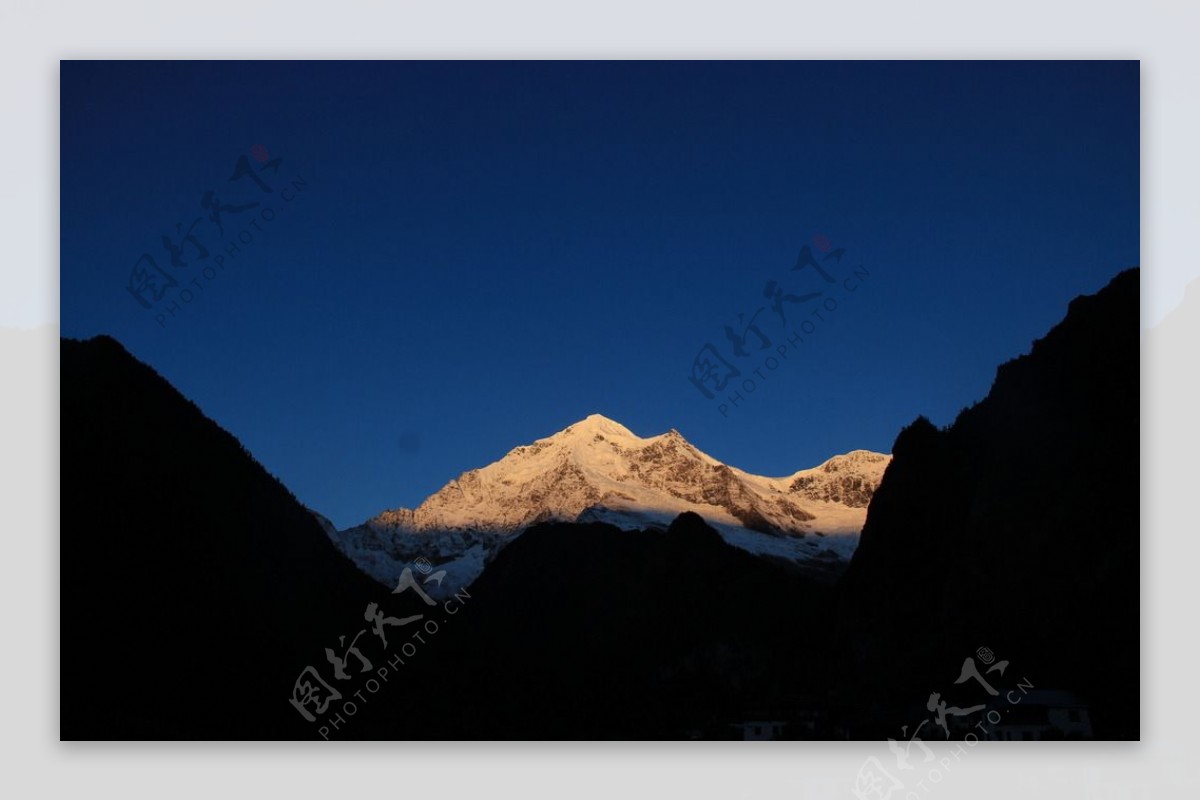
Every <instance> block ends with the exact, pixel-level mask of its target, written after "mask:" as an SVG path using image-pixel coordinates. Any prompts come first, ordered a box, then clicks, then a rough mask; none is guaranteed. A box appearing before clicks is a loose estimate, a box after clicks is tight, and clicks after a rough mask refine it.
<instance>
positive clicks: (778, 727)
mask: <svg viewBox="0 0 1200 801" xmlns="http://www.w3.org/2000/svg"><path fill="white" fill-rule="evenodd" d="M729 725H730V726H732V727H733V728H734V729H735V730H737V731H739V732H740V733H741V737H740V738H738V739H742V740H781V739H783V729H784V726H786V725H787V721H786V720H743V721H740V722H738V723H730V724H729Z"/></svg>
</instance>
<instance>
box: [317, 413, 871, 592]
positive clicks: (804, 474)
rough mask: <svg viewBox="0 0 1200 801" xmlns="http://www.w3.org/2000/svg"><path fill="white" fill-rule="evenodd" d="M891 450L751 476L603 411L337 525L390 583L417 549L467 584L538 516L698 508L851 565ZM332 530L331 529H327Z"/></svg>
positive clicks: (713, 519) (646, 514) (616, 518)
mask: <svg viewBox="0 0 1200 801" xmlns="http://www.w3.org/2000/svg"><path fill="white" fill-rule="evenodd" d="M890 460H891V457H890V456H887V455H885V454H880V453H872V452H871V451H862V450H859V451H852V452H850V453H848V454H845V455H842V456H835V457H833V458H831V459H829V460H828V461H826V462H824V463H823V464H821V465H818V466H817V467H814V468H810V469H807V470H800V471H798V472H796V473H793V474H791V475H789V476H783V477H781V478H768V477H765V476H756V475H753V474H751V473H747V472H745V471H742V470H739V469H737V468H736V467H730V466H729V465H726V464H724V463H722V462H720V461H718V460H717V459H714V458H713V457H711V456H709V455H708V454H706V453H704V452H702V451H700V450H699V449H697V448H696V447H695V446H693V445H692V444H691V443H689V442H688V441H687V440H686V439H684V437H683V435H682V434H680V433H679V432H678V431H676V430H674V429H671V430H670V431H668V432H667V433H665V434H660V435H658V436H655V437H648V438H642V437H639V436H637V435H636V434H634V433H633V432H632V431H630V430H629V429H628V428H626V427H625V426H623V425H621V424H620V423H618V422H616V421H615V420H610V419H609V418H607V417H604V416H603V415H600V414H592V415H589V416H588V417H586V418H584V419H583V420H580V421H579V422H577V423H574V424H573V425H570V426H567V427H566V428H565V429H563V430H562V431H559V432H558V433H556V434H554V435H552V436H549V437H546V438H544V439H539V440H537V441H536V442H534V443H532V444H530V445H522V446H520V447H517V448H514V449H513V450H511V451H509V452H508V453H507V454H506V455H505V456H504V458H502V459H500V460H499V461H497V462H493V463H492V464H490V465H487V466H486V467H481V468H479V469H476V470H470V471H468V472H466V473H463V474H462V475H461V476H459V477H458V478H456V479H454V480H453V481H451V482H450V483H449V484H447V485H446V486H445V487H443V488H442V489H440V490H439V491H437V492H436V493H434V494H433V495H431V496H430V497H429V498H427V499H426V500H425V501H424V502H423V503H422V504H421V505H420V506H418V507H417V508H416V509H394V510H389V511H385V512H383V513H382V514H380V515H378V516H376V517H374V518H372V519H371V520H368V521H367V522H366V523H363V524H362V525H359V526H355V527H353V528H350V529H347V530H345V531H342V532H330V533H331V536H333V537H334V540H335V541H336V542H337V544H338V545H339V547H341V548H342V550H343V551H344V552H345V553H346V555H347V556H349V557H350V558H351V559H353V560H354V561H355V562H356V563H357V564H358V565H359V567H361V568H362V569H363V570H364V571H366V572H367V573H368V574H370V575H371V576H373V577H374V578H376V579H377V580H379V581H381V582H384V583H394V582H395V581H396V579H397V577H398V576H399V574H400V571H401V570H403V568H404V566H405V565H407V564H408V563H409V562H410V561H412V560H415V559H417V558H418V557H422V556H423V557H425V558H427V559H429V560H430V561H431V562H432V563H433V564H434V565H435V566H437V567H438V569H443V570H446V571H447V576H448V579H449V581H448V582H446V583H447V587H450V586H453V587H457V586H463V585H465V584H467V583H469V582H470V581H471V580H473V579H474V578H475V576H477V575H478V574H479V573H480V572H481V571H482V570H483V566H484V564H485V563H486V562H487V561H488V560H490V558H491V556H492V555H494V553H495V552H496V551H497V550H498V549H499V548H500V547H502V546H503V545H504V544H505V543H506V542H507V541H508V540H509V539H511V538H512V537H513V536H515V535H517V534H519V533H520V532H521V531H523V530H524V529H526V528H528V527H529V526H531V525H534V524H536V523H541V522H551V521H555V522H606V523H611V524H613V525H616V526H618V527H620V528H623V529H645V528H662V529H665V528H666V527H667V526H668V525H669V524H670V522H671V521H672V520H673V519H674V518H675V517H677V516H678V515H680V514H682V513H683V512H695V513H696V514H699V515H700V516H701V517H703V518H704V519H705V520H706V521H707V522H708V523H709V524H710V525H712V526H713V527H714V528H715V529H716V530H717V531H718V532H719V533H720V534H721V536H722V537H724V538H725V540H726V541H727V542H729V543H730V544H731V545H734V546H737V547H739V548H742V549H743V550H746V551H749V552H751V553H755V554H759V555H763V556H767V557H773V558H778V559H782V560H785V561H787V562H792V563H795V564H798V565H804V566H806V567H820V568H822V569H826V568H833V569H835V570H836V569H837V568H838V567H840V566H842V565H844V563H845V561H846V560H847V559H848V558H849V557H850V555H851V554H852V553H853V551H854V548H855V546H856V544H857V541H858V533H859V531H860V530H861V528H862V525H863V520H864V519H865V517H866V507H867V503H868V502H869V501H870V498H871V495H872V494H873V493H874V491H875V488H876V487H877V486H878V485H879V482H880V480H881V479H882V477H883V471H884V469H885V468H886V467H887V465H888V462H889V461H890ZM327 530H328V529H327Z"/></svg>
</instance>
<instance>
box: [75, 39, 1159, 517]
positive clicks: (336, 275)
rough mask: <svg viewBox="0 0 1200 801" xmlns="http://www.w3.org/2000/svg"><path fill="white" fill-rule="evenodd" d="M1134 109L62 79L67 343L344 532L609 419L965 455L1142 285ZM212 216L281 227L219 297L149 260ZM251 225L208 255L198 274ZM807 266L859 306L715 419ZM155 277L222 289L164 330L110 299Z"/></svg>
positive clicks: (739, 91)
mask: <svg viewBox="0 0 1200 801" xmlns="http://www.w3.org/2000/svg"><path fill="white" fill-rule="evenodd" d="M1138 84H1139V67H1138V64H1137V62H966V63H961V62H898V63H893V62H701V63H674V62H653V63H639V62H607V63H605V62H601V63H594V62H566V63H562V62H534V63H520V62H501V63H484V62H467V63H460V62H432V63H426V62H392V63H372V62H352V63H343V62H312V63H287V62H250V63H246V62H169V63H163V62H100V63H97V62H64V63H63V64H62V73H61V133H62V139H61V147H62V161H61V198H62V199H61V321H62V332H63V335H64V336H71V337H89V336H92V335H95V334H100V333H107V334H111V335H112V336H115V337H116V338H117V339H119V340H120V341H121V342H122V343H124V344H125V346H126V347H127V348H128V349H129V350H130V351H131V352H132V353H133V354H134V355H135V356H137V357H138V358H140V359H142V360H144V361H146V362H148V363H149V364H151V365H152V366H154V367H155V368H156V369H157V370H158V371H159V372H160V373H162V374H163V375H164V376H165V377H166V378H167V379H168V380H170V381H171V382H172V383H173V384H174V385H175V386H176V387H177V388H179V389H180V391H182V392H183V393H184V394H185V395H187V396H188V397H189V398H191V399H192V400H194V401H195V402H196V403H197V404H198V405H199V406H200V408H201V409H203V410H204V411H205V413H207V414H208V415H209V416H210V417H212V418H213V419H215V420H216V421H217V422H218V423H220V424H221V425H222V426H224V427H225V428H227V429H228V430H229V431H231V432H232V433H233V434H235V435H236V436H237V437H238V438H239V439H240V440H241V441H242V442H243V443H244V444H245V445H246V447H247V448H249V450H250V451H251V452H252V453H253V454H254V455H255V456H256V457H257V458H258V459H259V460H260V461H261V462H262V463H263V464H264V465H265V466H266V467H267V469H269V470H270V471H271V472H273V473H274V474H275V475H277V476H279V478H280V479H281V480H283V482H284V483H285V484H287V485H288V487H289V488H291V490H292V491H293V492H294V493H295V494H296V495H297V496H298V497H299V498H300V500H301V501H303V502H304V503H306V504H308V505H310V506H312V507H313V508H315V509H317V510H318V511H321V512H322V513H324V514H326V515H327V516H329V517H330V518H331V519H332V520H333V521H334V522H335V523H336V524H338V525H339V526H342V527H345V526H348V525H351V524H354V523H357V522H360V521H362V520H363V519H365V518H367V517H369V516H371V515H373V514H375V513H377V512H379V511H381V510H382V509H385V508H394V507H397V506H412V505H415V504H417V503H419V502H420V501H421V500H422V499H423V498H424V497H425V496H427V495H428V494H429V493H431V492H433V491H435V490H436V489H438V488H439V487H441V486H442V485H443V484H444V483H445V482H446V481H447V480H449V479H451V478H453V477H455V476H456V475H458V474H459V473H460V472H462V471H465V470H467V469H470V468H472V467H478V466H482V465H484V464H486V463H488V462H491V461H493V460H495V459H497V458H499V457H501V456H502V455H503V454H504V453H505V452H507V451H508V450H509V449H511V448H512V447H515V446H517V445H520V444H524V443H528V442H530V441H532V440H534V439H536V438H539V437H543V436H547V435H549V434H551V433H553V432H554V431H557V430H559V429H562V428H564V427H565V426H567V425H569V424H570V423H572V422H574V421H576V420H578V419H580V418H582V417H585V416H586V415H588V414H590V413H592V412H599V413H602V414H604V415H606V416H608V417H612V418H614V419H616V420H619V421H621V422H622V423H624V424H625V425H627V426H628V427H629V428H631V429H632V430H633V431H634V432H635V433H638V434H641V435H643V436H648V435H652V434H657V433H661V432H663V431H666V430H667V429H669V428H672V427H674V428H677V429H679V430H680V431H681V432H682V433H683V434H684V435H685V436H686V437H688V438H689V439H690V440H691V441H692V442H693V443H694V444H696V445H697V446H698V447H700V448H701V449H702V450H705V451H707V452H708V453H710V454H711V455H713V456H715V457H717V458H719V459H722V460H724V461H727V462H729V463H731V464H734V465H736V466H738V467H741V468H744V469H746V470H750V471H753V472H757V473H765V474H769V475H783V474H787V473H791V472H793V471H794V470H797V469H799V468H803V467H810V466H812V465H815V464H817V463H819V462H821V461H823V460H824V459H825V458H827V457H829V456H830V455H832V454H835V453H842V452H845V451H847V450H851V449H854V448H870V449H874V450H880V451H887V450H889V449H890V447H891V444H892V442H893V440H894V438H895V436H896V434H897V432H898V431H899V429H900V428H901V427H902V426H904V425H905V424H907V423H908V422H910V421H911V420H912V419H914V418H915V417H916V416H917V415H919V414H924V415H926V416H928V417H930V418H931V419H932V420H933V421H934V422H935V423H938V424H943V425H944V424H947V423H949V422H951V421H952V420H953V419H954V416H955V415H956V414H957V412H958V411H959V410H960V409H961V408H963V407H964V406H966V405H969V404H970V403H973V402H974V401H976V400H978V399H980V398H981V397H983V396H984V395H985V394H986V393H987V391H988V388H989V386H990V384H991V381H992V378H993V376H994V373H995V369H996V366H997V365H998V364H999V363H1000V362H1002V361H1005V360H1007V359H1009V358H1012V357H1014V356H1016V355H1018V354H1020V353H1023V352H1026V351H1027V350H1028V348H1029V346H1030V344H1031V342H1032V340H1033V339H1035V338H1036V337H1038V336H1040V335H1042V334H1043V333H1045V331H1046V330H1048V329H1049V328H1050V326H1052V325H1053V324H1054V323H1055V322H1057V321H1058V320H1059V319H1061V317H1062V316H1063V314H1064V313H1065V310H1066V306H1067V303H1068V302H1069V301H1070V299H1071V298H1073V297H1074V296H1076V295H1078V294H1082V293H1088V292H1093V291H1095V290H1097V289H1099V288H1100V287H1101V286H1103V285H1104V284H1105V283H1106V282H1107V281H1108V280H1109V279H1110V278H1111V277H1112V276H1113V275H1115V274H1116V273H1117V272H1118V271H1119V270H1121V269H1123V268H1125V267H1129V266H1132V265H1134V264H1137V263H1138V261H1139V206H1138V203H1139V139H1138V136H1139V94H1138ZM254 145H261V146H263V148H265V150H266V151H267V152H268V153H269V157H270V158H274V157H280V158H282V159H283V161H282V163H281V164H280V167H279V170H278V173H277V174H274V173H270V172H267V173H263V177H264V178H265V180H266V181H267V183H268V184H270V185H271V188H272V190H273V191H272V193H270V194H269V195H268V194H266V193H262V192H261V191H260V190H259V189H258V188H257V187H255V186H254V185H253V184H251V183H249V182H248V181H247V180H245V179H243V180H241V181H236V182H229V181H228V178H229V176H230V174H231V173H232V171H233V168H234V165H235V163H236V162H237V159H238V158H239V157H240V156H246V157H247V159H248V163H249V164H250V165H251V166H253V167H255V168H258V167H260V164H261V162H260V160H259V158H262V157H263V151H262V150H259V151H255V154H256V155H257V156H258V157H259V158H254V157H253V155H252V153H251V149H252V147H253V146H254ZM297 176H299V177H302V178H303V180H304V182H305V183H306V186H305V188H304V189H303V191H301V192H295V193H293V194H292V198H293V199H292V200H291V201H290V202H284V201H283V199H282V197H281V193H282V189H283V187H284V186H286V185H287V183H289V182H290V181H291V180H293V179H294V178H296V177H297ZM208 189H213V190H216V192H217V194H218V196H220V198H221V200H222V201H223V202H224V203H227V204H237V203H240V202H251V201H258V202H260V203H262V204H264V205H268V206H270V207H271V208H272V209H273V210H274V211H275V212H276V214H275V218H274V219H273V220H272V221H271V222H270V223H265V222H260V223H259V225H260V230H259V231H257V232H253V231H251V233H252V235H253V241H252V242H250V243H249V244H245V245H242V246H241V250H240V252H238V253H237V254H236V256H235V257H234V258H229V257H227V261H226V267H225V269H224V270H222V271H220V272H218V273H216V277H215V278H214V279H212V280H206V279H205V278H203V277H202V276H201V272H200V271H201V268H202V266H203V265H204V264H205V263H206V262H204V261H201V260H199V259H196V258H195V257H194V253H192V252H190V251H185V253H184V255H183V259H184V261H187V262H188V265H187V267H183V268H172V267H170V266H169V261H168V259H167V256H166V252H165V251H164V250H163V248H162V246H161V245H160V239H161V237H162V236H163V235H164V234H171V233H173V232H174V230H175V225H176V223H179V222H183V223H184V226H185V227H186V226H187V225H188V224H189V223H190V222H191V221H192V220H193V219H195V218H196V217H200V216H203V215H205V214H206V212H205V211H204V210H203V209H202V208H201V205H200V200H201V196H202V194H203V192H204V191H205V190H208ZM259 208H260V209H261V206H260V207H259ZM255 213H257V210H252V211H250V212H243V213H240V214H237V213H232V212H227V213H226V214H225V215H224V222H225V225H226V232H225V237H224V239H222V238H221V237H220V236H219V235H218V232H217V229H216V227H215V226H214V225H213V224H211V223H210V222H209V221H208V220H207V219H205V220H202V222H201V224H200V225H198V226H197V227H196V229H195V232H196V234H197V236H198V238H199V239H200V241H201V242H202V243H203V244H206V246H207V247H208V248H209V250H210V256H209V260H208V262H207V263H208V264H212V259H213V258H214V257H215V255H216V254H219V253H222V252H223V251H224V248H225V246H227V245H229V244H231V243H232V242H234V241H235V238H236V236H237V233H238V231H241V230H247V227H246V225H245V222H244V221H245V220H248V219H249V218H250V217H251V216H252V215H253V214H255ZM814 235H822V236H825V237H827V238H828V239H829V240H830V241H831V242H832V243H833V246H834V247H844V248H845V249H846V256H845V259H844V261H843V263H842V264H841V265H838V266H834V265H832V264H831V265H830V268H831V269H830V271H831V272H832V273H834V274H835V275H836V277H837V278H838V279H839V281H840V279H841V278H842V277H844V276H845V275H847V274H848V273H849V272H850V271H851V269H852V268H853V267H856V266H858V265H862V266H863V267H865V268H866V269H867V270H869V271H870V278H869V279H868V280H866V281H864V282H862V283H861V285H860V286H859V289H858V291H856V292H855V293H853V294H852V295H848V294H847V293H845V292H844V291H839V292H838V297H839V298H840V305H839V308H838V310H837V311H836V312H835V313H833V314H830V315H827V316H826V320H825V322H822V323H821V324H820V325H819V326H818V327H817V328H816V330H815V331H814V333H813V334H812V335H811V336H809V337H807V338H806V342H805V344H804V345H803V346H802V349H800V350H799V352H794V353H793V354H792V357H791V358H789V359H788V360H786V361H784V362H782V363H781V365H780V367H779V368H778V369H777V370H775V371H774V372H772V373H770V375H769V379H768V380H767V381H765V382H759V384H758V386H757V389H756V390H755V392H754V393H753V394H752V395H746V394H745V393H743V395H744V397H745V400H744V402H743V403H742V404H741V406H740V408H737V409H734V410H732V411H730V412H729V414H728V416H727V417H723V416H722V415H721V414H720V413H719V411H718V410H717V407H716V402H714V401H708V400H706V399H705V398H704V397H703V396H702V395H701V394H700V393H699V392H698V391H697V390H696V388H695V387H693V386H692V384H691V383H690V382H689V381H688V379H687V376H688V374H689V371H690V370H691V366H692V361H693V358H694V357H695V356H696V354H697V352H698V351H699V350H700V348H701V347H702V346H703V345H704V344H705V343H706V342H712V343H713V344H714V345H716V346H717V347H718V348H719V349H720V350H721V351H722V352H723V354H724V355H725V356H726V358H728V359H730V361H731V362H733V363H734V364H739V363H741V364H743V365H751V366H753V361H752V360H749V361H746V362H739V361H738V360H736V358H735V357H733V356H732V353H731V352H730V350H729V347H728V342H727V340H726V339H725V336H724V334H723V327H724V326H725V325H732V324H734V323H736V321H737V316H738V314H739V313H740V312H747V313H753V312H754V310H755V309H757V308H758V307H760V306H763V305H764V304H765V303H766V301H765V300H764V298H763V295H762V292H763V288H764V285H765V284H766V282H767V281H768V280H772V279H773V280H776V281H779V282H780V283H781V284H782V285H783V287H784V288H785V289H786V291H788V292H793V293H803V292H807V291H813V290H815V289H822V288H823V287H822V286H820V283H821V282H820V281H819V279H816V278H815V276H814V275H812V274H811V271H804V272H799V273H797V272H792V271H791V270H790V269H789V268H790V267H791V265H792V264H793V263H794V262H795V260H796V257H797V253H798V252H799V250H800V248H801V247H802V246H803V245H805V244H810V245H811V244H812V242H813V237H814ZM143 252H149V253H151V254H152V255H153V256H154V258H156V259H157V260H158V263H159V265H160V266H162V267H163V268H164V270H166V271H168V272H171V273H172V274H173V275H175V276H176V277H177V278H178V279H179V280H180V281H181V283H182V284H184V285H187V282H189V281H191V280H192V279H193V278H196V279H197V280H198V282H199V284H200V286H202V287H203V290H202V291H199V290H194V295H193V300H192V302H191V303H188V304H183V303H180V308H181V309H182V311H181V312H179V313H178V314H177V315H176V316H175V317H174V318H168V320H167V324H166V326H165V327H162V326H160V325H159V324H158V323H156V322H155V315H156V314H159V313H163V310H162V308H156V309H155V310H151V311H147V310H145V309H143V308H142V307H141V306H140V305H139V304H138V303H137V302H136V301H135V300H134V299H133V298H132V297H131V296H130V294H129V293H128V292H127V291H126V289H125V287H126V285H127V283H128V279H129V275H130V270H131V268H132V267H133V265H134V262H135V261H136V260H137V259H138V257H139V256H140V255H141V254H142V253H143ZM815 252H816V253H817V254H818V255H820V251H815ZM214 269H215V268H214ZM837 286H840V284H839V285H837ZM825 288H827V289H828V288H830V287H825ZM172 291H173V292H177V291H178V288H176V289H175V290H172ZM172 297H173V296H172V295H170V294H168V295H167V296H165V297H164V299H163V301H162V306H166V305H167V304H168V303H169V302H170V301H171V300H172ZM808 305H812V304H808ZM789 308H790V307H789ZM796 308H797V309H798V308H799V307H796ZM793 314H794V315H795V316H794V317H793V319H794V320H799V319H801V318H803V317H805V316H806V313H802V312H799V311H795V312H793ZM759 322H760V323H762V330H763V331H764V333H766V334H767V335H768V336H769V337H771V338H772V339H773V340H775V342H776V343H778V342H780V341H782V340H783V339H785V338H786V330H787V329H785V328H783V327H781V326H780V325H779V324H778V322H777V321H776V320H774V319H773V318H772V317H771V312H770V311H769V310H768V311H767V312H765V313H764V315H763V316H760V318H759ZM64 390H65V391H69V388H64ZM167 435H168V436H169V434H167Z"/></svg>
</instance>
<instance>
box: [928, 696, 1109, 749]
mask: <svg viewBox="0 0 1200 801" xmlns="http://www.w3.org/2000/svg"><path fill="white" fill-rule="evenodd" d="M952 729H953V730H954V736H955V739H961V738H962V737H964V736H965V735H966V734H967V733H968V732H974V733H975V735H976V736H977V737H979V738H980V739H981V740H998V741H1007V742H1013V741H1017V742H1020V741H1029V740H1090V739H1092V738H1093V731H1092V719H1091V715H1090V714H1089V711H1088V706H1087V704H1085V703H1084V702H1083V701H1082V700H1081V699H1080V698H1079V697H1078V696H1077V695H1075V694H1074V693H1072V692H1068V691H1066V690H1041V689H1028V690H1022V689H1020V688H1018V689H1014V690H1009V689H1004V690H1001V692H1000V695H998V696H996V697H995V698H991V699H989V700H988V701H987V702H986V707H985V708H984V709H983V710H982V711H980V712H977V713H975V714H972V715H970V716H964V717H962V718H958V719H956V720H953V721H952Z"/></svg>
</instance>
